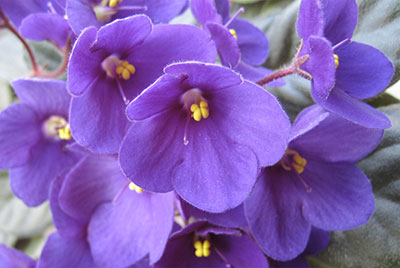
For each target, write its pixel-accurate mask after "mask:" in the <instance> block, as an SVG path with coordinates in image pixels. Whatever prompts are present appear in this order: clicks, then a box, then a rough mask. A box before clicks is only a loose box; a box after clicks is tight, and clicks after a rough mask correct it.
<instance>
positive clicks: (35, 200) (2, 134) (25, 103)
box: [0, 79, 80, 206]
mask: <svg viewBox="0 0 400 268" xmlns="http://www.w3.org/2000/svg"><path fill="white" fill-rule="evenodd" d="M12 84H13V87H14V89H15V92H16V94H17V96H18V98H19V99H20V100H21V102H22V103H17V104H13V105H11V106H9V107H8V108H7V109H5V110H4V111H3V112H2V113H1V114H0V168H1V169H10V172H9V174H10V182H11V188H12V190H13V192H14V194H15V195H16V196H18V197H19V198H21V199H22V200H23V201H24V202H25V203H26V204H27V205H29V206H36V205H39V204H40V203H42V202H44V201H45V200H46V199H47V198H48V194H49V189H50V184H51V182H52V181H53V180H54V179H55V178H56V176H57V175H58V174H59V173H60V172H61V171H62V170H63V169H66V168H69V167H71V166H72V165H74V164H75V163H76V162H77V161H78V159H79V158H80V154H78V153H75V152H72V151H69V150H68V149H67V145H68V144H71V143H72V142H73V140H72V139H71V138H72V137H71V134H70V131H69V124H68V106H69V102H70V96H69V95H68V93H67V91H66V89H65V83H64V82H62V81H54V80H44V79H20V80H17V81H14V82H13V83H12Z"/></svg>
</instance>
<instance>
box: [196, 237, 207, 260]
mask: <svg viewBox="0 0 400 268" xmlns="http://www.w3.org/2000/svg"><path fill="white" fill-rule="evenodd" d="M193 246H194V248H195V252H194V255H196V257H198V258H201V257H208V256H210V254H211V251H210V247H211V243H210V241H208V240H205V241H204V242H201V241H199V240H198V241H196V242H194V244H193Z"/></svg>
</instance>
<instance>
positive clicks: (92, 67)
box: [67, 0, 108, 96]
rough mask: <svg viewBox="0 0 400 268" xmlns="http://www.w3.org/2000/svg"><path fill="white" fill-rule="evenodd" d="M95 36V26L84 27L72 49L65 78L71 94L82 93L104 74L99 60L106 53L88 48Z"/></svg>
mask: <svg viewBox="0 0 400 268" xmlns="http://www.w3.org/2000/svg"><path fill="white" fill-rule="evenodd" d="M73 1H77V0H73ZM77 2H80V1H77ZM96 36H97V30H96V29H95V28H87V29H85V30H84V31H83V32H82V34H81V35H80V36H79V37H78V39H77V40H76V42H75V45H74V47H73V49H72V52H71V55H70V59H69V63H68V79H67V88H68V90H69V92H70V93H71V94H72V95H75V96H79V95H82V94H83V93H84V92H85V91H87V90H89V89H90V88H92V87H93V84H94V82H95V81H97V80H98V79H100V76H101V74H103V76H105V72H104V70H103V69H102V67H101V62H102V61H103V59H105V58H106V57H107V56H108V55H107V53H105V51H103V50H97V51H91V50H90V47H91V46H92V45H93V43H94V42H95V40H96ZM103 76H102V77H103Z"/></svg>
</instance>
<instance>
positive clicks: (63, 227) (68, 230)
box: [49, 171, 87, 239]
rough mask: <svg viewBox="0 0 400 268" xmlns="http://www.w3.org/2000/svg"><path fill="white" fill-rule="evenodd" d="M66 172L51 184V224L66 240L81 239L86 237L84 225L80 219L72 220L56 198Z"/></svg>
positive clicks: (85, 223)
mask: <svg viewBox="0 0 400 268" xmlns="http://www.w3.org/2000/svg"><path fill="white" fill-rule="evenodd" d="M66 174H67V171H65V172H62V173H61V174H60V175H59V176H58V177H57V178H56V179H55V180H54V181H53V183H52V185H51V190H50V197H49V200H50V208H51V214H52V215H53V223H54V226H55V227H56V228H57V231H58V233H59V234H60V235H61V236H63V237H66V238H82V239H84V238H85V237H86V225H87V222H85V221H84V220H82V219H79V218H73V217H71V216H70V215H68V214H67V213H65V211H64V210H63V209H62V208H61V207H60V204H59V201H58V197H59V195H60V190H61V187H62V185H63V182H64V178H65V175H66Z"/></svg>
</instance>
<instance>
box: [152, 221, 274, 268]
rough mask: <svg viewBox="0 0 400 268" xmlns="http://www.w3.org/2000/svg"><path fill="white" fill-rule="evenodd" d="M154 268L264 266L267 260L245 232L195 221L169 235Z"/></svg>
mask: <svg viewBox="0 0 400 268" xmlns="http://www.w3.org/2000/svg"><path fill="white" fill-rule="evenodd" d="M177 255H178V256H179V257H177ZM154 267H155V268H167V267H182V268H184V267H185V268H186V267H187V268H194V267H199V268H200V267H213V268H219V267H221V268H226V267H235V268H244V267H258V268H263V267H268V261H267V259H266V257H265V256H264V254H263V253H262V251H261V250H260V249H259V248H258V246H257V244H256V243H255V242H254V241H253V240H252V239H251V238H250V236H248V235H247V234H246V233H244V232H241V231H239V230H235V229H228V228H221V227H217V226H213V225H210V224H208V223H207V222H206V221H196V222H193V223H191V224H189V225H188V226H186V227H185V228H183V229H181V230H179V231H176V232H175V233H173V234H172V235H171V237H170V239H169V240H168V244H167V246H166V249H165V253H164V255H163V257H162V258H161V259H160V261H159V262H157V263H156V264H155V266H154Z"/></svg>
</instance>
